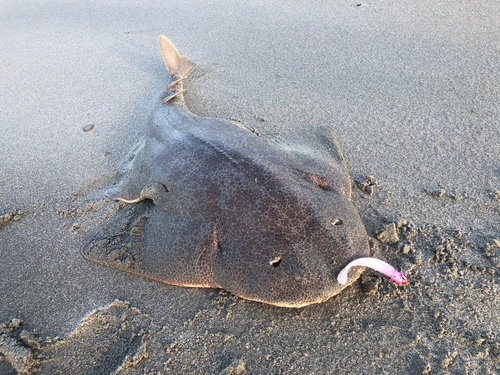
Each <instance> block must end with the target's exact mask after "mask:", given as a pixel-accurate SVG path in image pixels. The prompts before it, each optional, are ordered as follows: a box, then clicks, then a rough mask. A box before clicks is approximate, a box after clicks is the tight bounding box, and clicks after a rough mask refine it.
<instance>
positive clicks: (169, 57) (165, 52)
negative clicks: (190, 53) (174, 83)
mask: <svg viewBox="0 0 500 375" xmlns="http://www.w3.org/2000/svg"><path fill="white" fill-rule="evenodd" d="M159 44H160V52H161V55H162V57H163V62H164V63H165V66H166V67H167V69H168V73H169V74H170V77H171V78H172V79H173V80H179V79H183V78H186V77H187V76H189V74H190V73H191V72H192V71H193V70H194V69H195V68H196V64H195V63H194V62H192V61H190V60H188V59H187V58H186V56H181V55H179V52H178V51H177V48H175V46H174V44H173V43H172V42H171V41H170V40H169V39H168V38H167V37H166V36H164V35H160V38H159Z"/></svg>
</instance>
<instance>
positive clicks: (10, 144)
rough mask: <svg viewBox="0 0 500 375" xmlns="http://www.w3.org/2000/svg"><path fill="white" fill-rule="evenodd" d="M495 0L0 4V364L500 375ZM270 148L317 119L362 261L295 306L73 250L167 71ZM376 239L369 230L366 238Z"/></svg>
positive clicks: (18, 368) (37, 369) (2, 369)
mask: <svg viewBox="0 0 500 375" xmlns="http://www.w3.org/2000/svg"><path fill="white" fill-rule="evenodd" d="M499 14H500V4H499V3H498V2H496V1H493V0H488V1H482V2H470V1H465V0H459V1H454V2H436V1H430V0H422V1H417V2H415V1H409V0H402V1H395V0H368V1H366V2H361V3H360V2H356V1H338V2H332V1H323V0H321V1H320V0H318V1H294V2H285V1H267V2H266V1H241V2H224V1H210V2H194V1H162V2H160V1H154V2H148V3H147V4H146V3H144V4H143V3H140V2H133V1H130V0H125V1H112V0H104V1H88V2H72V1H52V2H45V1H16V2H14V1H4V2H2V4H0V25H1V26H0V49H1V50H2V53H1V54H0V77H1V83H2V84H1V89H0V134H1V136H0V256H1V261H0V374H9V375H10V374H33V373H38V374H163V373H172V374H394V373H401V374H443V375H444V374H497V373H500V332H499V327H500V295H499V292H500V109H499V108H500V106H499V103H500V65H499V64H498V62H499V61H500V17H499ZM161 34H164V35H166V36H167V37H168V38H170V39H171V40H172V42H173V43H174V44H175V45H176V47H177V48H178V49H179V52H180V53H181V54H183V55H186V56H187V57H189V58H190V59H191V60H192V61H194V62H196V63H198V64H199V66H198V68H197V70H196V72H195V73H194V74H193V75H191V76H190V78H189V79H188V80H187V82H186V84H185V88H186V90H187V91H186V93H185V101H186V105H187V107H188V108H189V109H190V110H191V111H192V112H193V113H194V114H196V115H198V116H203V117H215V118H222V119H232V120H236V121H238V122H239V123H241V124H244V125H245V126H246V127H248V128H250V129H253V130H254V131H257V132H258V133H259V134H260V136H261V137H264V138H265V139H267V140H268V141H269V142H270V143H272V142H275V141H276V140H277V139H279V137H280V134H284V133H287V132H293V131H294V129H298V128H301V127H304V126H313V127H314V126H324V125H328V126H332V127H333V128H334V129H335V131H336V133H337V135H338V139H339V142H340V145H341V148H342V151H343V153H344V156H345V158H346V162H347V166H348V169H349V172H350V176H351V179H352V181H353V199H352V200H353V203H354V204H355V206H356V207H357V209H358V212H359V214H360V216H361V218H362V220H363V222H364V224H365V226H366V229H367V232H368V234H369V236H370V238H371V239H370V247H371V251H372V255H373V256H376V257H378V258H380V259H384V260H386V261H388V262H389V263H391V264H393V265H395V266H396V267H397V268H399V269H401V270H403V271H404V272H405V274H406V275H407V276H408V279H409V280H410V285H408V286H406V287H400V286H397V285H395V284H392V283H390V282H388V281H387V280H386V279H385V278H383V277H382V276H381V275H380V274H377V273H376V272H374V271H365V272H364V273H363V275H362V276H361V277H360V279H359V280H358V281H357V282H356V283H354V284H353V285H352V286H350V287H349V288H347V289H346V290H344V291H343V292H342V293H340V294H338V295H336V296H334V297H333V298H331V299H329V300H328V301H327V302H324V303H321V304H316V305H311V306H307V307H304V308H300V309H288V308H280V307H276V306H271V305H266V304H262V303H258V302H252V301H248V300H244V299H241V298H238V297H236V296H234V295H232V294H230V293H228V292H226V291H224V290H219V289H197V288H182V287H176V286H171V285H166V284H161V283H158V282H155V281H151V280H147V279H143V278H140V277H137V276H134V275H132V274H129V273H125V272H120V271H117V270H114V269H111V268H107V267H103V266H101V265H98V264H95V263H93V262H90V261H88V260H87V259H85V258H84V257H83V256H82V255H81V254H80V251H81V247H82V244H83V242H84V240H85V238H86V237H87V236H88V234H89V233H92V232H93V231H95V230H96V228H97V227H99V225H100V224H102V222H103V221H104V220H105V219H106V218H107V217H109V216H110V215H112V214H113V212H114V211H115V210H116V207H117V205H118V203H117V202H116V201H113V200H111V199H108V198H106V197H105V196H102V195H99V189H100V188H101V187H103V186H104V185H105V184H106V182H107V181H109V180H110V178H111V176H113V174H114V173H115V172H116V170H117V168H119V166H120V165H121V164H122V163H123V161H124V160H125V159H126V158H127V156H128V155H129V153H130V151H131V149H132V148H133V147H134V145H135V144H136V142H137V140H138V139H139V138H140V137H141V136H142V135H143V133H144V129H145V125H146V121H147V119H148V117H149V116H150V113H151V109H152V105H153V103H154V101H155V99H156V98H157V96H158V95H159V93H160V92H161V90H162V89H163V88H164V86H165V84H166V82H167V79H168V73H167V71H166V69H165V66H164V64H163V61H162V58H161V55H160V52H159V49H158V36H159V35H161ZM381 233H385V234H386V235H385V236H380V234H381Z"/></svg>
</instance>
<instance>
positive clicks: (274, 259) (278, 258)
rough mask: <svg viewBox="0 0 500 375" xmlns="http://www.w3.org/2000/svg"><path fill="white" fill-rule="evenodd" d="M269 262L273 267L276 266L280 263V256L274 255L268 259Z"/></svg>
mask: <svg viewBox="0 0 500 375" xmlns="http://www.w3.org/2000/svg"><path fill="white" fill-rule="evenodd" d="M269 264H270V265H271V266H273V267H274V268H276V267H278V266H279V265H280V264H281V257H274V258H273V259H271V260H270V261H269Z"/></svg>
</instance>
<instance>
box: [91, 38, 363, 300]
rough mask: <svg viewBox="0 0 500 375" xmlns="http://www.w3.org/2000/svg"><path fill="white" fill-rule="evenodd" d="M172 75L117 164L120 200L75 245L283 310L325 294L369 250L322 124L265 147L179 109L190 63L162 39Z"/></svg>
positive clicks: (104, 258)
mask: <svg viewBox="0 0 500 375" xmlns="http://www.w3.org/2000/svg"><path fill="white" fill-rule="evenodd" d="M160 49H161V52H162V56H163V59H164V62H165V65H166V66H167V69H168V70H169V73H170V82H169V85H168V86H167V89H166V90H165V91H164V92H163V93H162V94H161V95H160V97H159V99H158V101H157V103H156V105H155V108H154V110H153V113H152V116H151V117H150V119H149V122H148V124H147V130H146V134H145V136H144V139H143V140H141V142H140V143H139V146H138V147H137V148H136V150H135V152H134V156H133V158H132V159H131V162H130V163H129V166H128V168H127V170H126V171H125V172H123V173H120V174H119V175H118V177H117V179H116V181H115V183H114V185H113V186H112V187H110V190H109V191H112V194H113V195H114V197H115V198H117V199H119V200H121V201H123V203H121V205H123V207H122V208H121V209H120V210H119V211H118V212H117V213H116V215H114V217H112V218H111V219H109V220H108V221H106V222H105V223H104V224H103V225H102V226H101V227H100V228H99V229H98V231H97V232H96V233H95V234H93V235H92V236H90V237H89V239H88V240H87V241H86V242H85V244H84V247H83V250H82V253H83V255H84V256H85V257H86V258H88V259H90V260H93V261H95V262H97V263H100V264H104V265H107V266H110V267H114V268H117V269H120V270H123V271H127V272H131V273H134V274H137V275H140V276H143V277H147V278H150V279H154V280H157V281H161V282H164V283H168V284H174V285H182V286H191V287H210V288H224V289H226V290H228V291H230V292H232V293H234V294H235V295H237V296H240V297H242V298H246V299H250V300H255V301H260V302H264V303H268V304H273V305H278V306H285V307H302V306H306V305H309V304H312V303H318V302H322V301H325V300H327V299H328V298H330V297H332V296H333V295H335V294H337V293H339V292H340V291H341V290H342V289H343V288H345V287H346V286H348V285H350V284H351V283H352V282H354V281H355V280H356V279H357V278H358V277H359V275H360V273H361V272H362V271H363V269H364V268H363V267H354V268H353V269H352V270H351V271H350V272H349V278H348V282H347V283H346V285H341V284H339V283H338V282H337V279H336V278H337V275H338V274H339V272H340V271H341V270H342V269H343V268H344V267H345V266H346V265H347V264H348V263H349V262H351V261H353V260H354V259H357V258H361V257H366V256H369V246H368V237H367V234H366V231H365V228H364V225H363V223H362V222H361V219H360V217H359V215H358V213H357V211H356V209H355V207H354V205H353V204H352V202H351V201H350V198H351V182H350V179H349V175H348V173H347V170H346V168H345V164H344V161H343V157H342V154H341V152H340V149H339V148H338V145H337V143H336V141H335V137H334V135H333V133H332V130H331V129H330V128H329V127H326V126H324V127H317V128H315V129H314V131H311V129H306V130H303V131H300V130H299V131H297V132H293V134H292V133H291V134H286V135H284V136H283V137H282V138H281V139H280V141H279V142H274V143H272V144H271V143H268V142H267V141H266V140H265V139H264V138H263V137H259V136H257V135H255V134H254V133H252V132H250V131H249V130H247V129H246V128H243V127H242V126H241V125H240V124H238V123H236V122H232V121H227V120H222V119H213V118H202V117H198V116H196V115H194V114H192V113H191V112H189V110H188V109H187V108H186V106H185V104H184V100H183V94H182V92H183V89H182V83H183V79H184V78H185V77H187V76H188V75H189V74H190V73H191V72H192V71H193V69H194V67H195V64H193V63H192V62H191V61H189V60H187V59H186V58H185V57H181V56H180V55H179V54H178V52H177V50H176V49H175V47H174V46H173V44H172V43H171V42H170V41H169V40H168V39H167V38H165V37H164V36H161V37H160Z"/></svg>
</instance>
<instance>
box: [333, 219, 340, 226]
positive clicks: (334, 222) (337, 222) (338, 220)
mask: <svg viewBox="0 0 500 375" xmlns="http://www.w3.org/2000/svg"><path fill="white" fill-rule="evenodd" d="M342 224H343V222H342V220H340V219H335V220H333V221H332V225H342Z"/></svg>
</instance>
